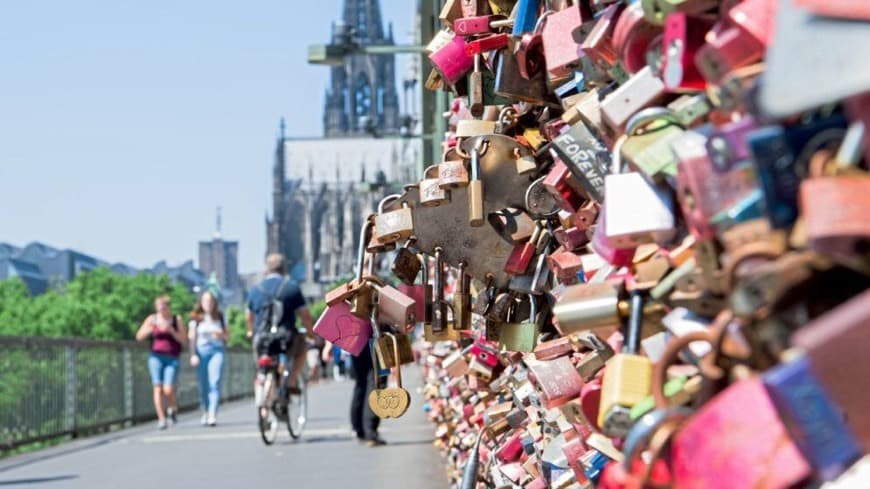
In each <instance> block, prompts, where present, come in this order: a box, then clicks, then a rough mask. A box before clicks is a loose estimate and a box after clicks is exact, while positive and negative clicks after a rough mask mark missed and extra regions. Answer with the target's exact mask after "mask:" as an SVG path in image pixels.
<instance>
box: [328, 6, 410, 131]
mask: <svg viewBox="0 0 870 489" xmlns="http://www.w3.org/2000/svg"><path fill="white" fill-rule="evenodd" d="M332 29H333V32H332V37H333V39H332V42H333V43H340V42H341V36H342V32H343V31H344V30H345V29H349V30H350V35H351V37H352V39H353V40H354V42H356V43H358V44H361V45H363V46H382V45H393V44H394V42H393V27H392V24H390V26H389V27H388V31H387V33H386V34H385V33H384V28H383V23H382V21H381V7H380V3H379V2H378V0H344V11H343V15H342V20H341V21H340V22H339V23H337V24H333V26H332ZM331 71H332V72H331V83H330V86H329V88H328V89H327V90H326V98H325V102H324V108H323V133H324V136H325V137H341V136H360V135H366V127H364V126H363V125H362V124H361V123H362V122H364V120H365V118H368V120H369V121H370V123H371V124H372V125H373V126H374V127H377V128H378V131H379V133H381V134H386V135H391V134H398V132H399V96H398V94H397V92H396V78H395V57H394V56H392V55H389V56H385V55H354V56H349V57H347V58H346V59H345V62H344V64H343V65H341V66H334V67H332V69H331Z"/></svg>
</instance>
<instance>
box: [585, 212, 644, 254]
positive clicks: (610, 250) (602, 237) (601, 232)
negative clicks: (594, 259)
mask: <svg viewBox="0 0 870 489" xmlns="http://www.w3.org/2000/svg"><path fill="white" fill-rule="evenodd" d="M604 209H605V207H604V206H601V211H600V212H599V214H598V221H597V226H596V228H595V232H594V233H593V234H592V242H591V248H592V251H594V252H595V253H596V254H597V255H598V256H600V257H601V258H603V259H604V261H606V262H607V263H610V264H611V265H613V266H614V267H617V268H619V267H627V266H629V265H631V262H632V260H634V253H635V248H625V249H617V248H615V247H614V246H613V245H612V244H611V243H610V242H609V241H608V240H607V229H606V228H605V227H604V223H605V222H606V220H607V219H606V218H605V217H604Z"/></svg>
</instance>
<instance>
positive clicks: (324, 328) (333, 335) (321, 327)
mask: <svg viewBox="0 0 870 489" xmlns="http://www.w3.org/2000/svg"><path fill="white" fill-rule="evenodd" d="M314 333H315V334H317V335H319V336H321V337H323V338H324V339H326V340H329V341H331V342H332V343H333V344H335V345H338V347H339V348H341V349H342V350H345V351H347V352H349V353H350V354H351V355H354V356H357V355H359V354H360V352H362V350H363V348H365V346H366V344H367V343H368V341H369V338H371V336H372V325H371V322H370V321H368V320H365V319H361V318H358V317H356V316H354V315H353V314H352V313H351V312H350V305H348V303H347V302H344V301H341V302H339V303H337V304H335V305H332V306H329V307H327V308H326V310H325V311H323V314H321V315H320V319H318V320H317V324H315V325H314Z"/></svg>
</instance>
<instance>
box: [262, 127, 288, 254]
mask: <svg viewBox="0 0 870 489" xmlns="http://www.w3.org/2000/svg"><path fill="white" fill-rule="evenodd" d="M284 129H285V126H284V118H283V117H282V118H281V125H280V131H281V132H280V135H279V136H278V140H277V141H276V142H275V163H274V165H273V166H272V219H271V220H270V219H269V216H266V254H269V253H283V252H284V250H285V249H286V243H285V240H284V236H285V234H286V233H284V232H282V229H281V226H282V224H283V222H284V215H285V212H286V210H285V209H284V207H285V202H286V197H285V195H284V188H285V187H286V183H285V182H286V171H285V168H284V165H285V164H286V158H285V155H284V141H285V139H286V136H285V134H284Z"/></svg>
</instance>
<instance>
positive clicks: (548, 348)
mask: <svg viewBox="0 0 870 489" xmlns="http://www.w3.org/2000/svg"><path fill="white" fill-rule="evenodd" d="M574 344H575V342H574V338H571V337H569V336H560V337H558V338H556V339H552V340H548V341H544V342H542V343H538V346H536V347H535V351H534V353H535V360H539V361H546V360H553V359H555V358H559V357H563V356H565V355H570V354H571V353H574V351H575V346H574Z"/></svg>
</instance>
